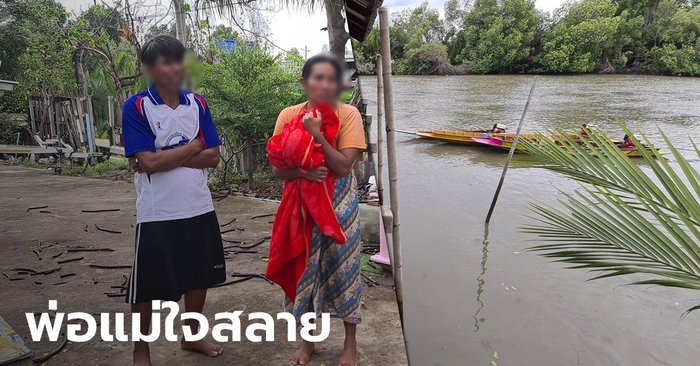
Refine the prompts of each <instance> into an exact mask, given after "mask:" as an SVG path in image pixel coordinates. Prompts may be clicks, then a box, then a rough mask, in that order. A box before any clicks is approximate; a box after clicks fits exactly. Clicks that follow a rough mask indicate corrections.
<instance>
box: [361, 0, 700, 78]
mask: <svg viewBox="0 0 700 366" xmlns="http://www.w3.org/2000/svg"><path fill="white" fill-rule="evenodd" d="M392 18H393V19H392V20H393V24H392V28H391V30H390V36H391V53H392V59H393V60H394V63H395V66H394V68H393V69H394V72H395V74H398V75H470V74H543V75H571V74H595V73H597V74H634V75H668V76H700V1H699V0H642V1H632V0H568V1H566V2H565V3H564V4H563V5H562V6H561V7H560V8H558V9H556V10H555V11H554V12H552V13H549V12H545V11H541V10H538V9H537V8H536V7H535V2H534V1H533V0H448V1H447V2H446V3H445V6H444V17H441V16H440V13H439V11H438V10H437V9H434V8H430V7H429V6H428V3H427V2H424V3H423V4H422V5H421V6H419V7H417V8H414V9H406V10H403V11H400V12H397V13H395V14H393V16H392ZM353 49H354V51H355V58H356V62H357V65H358V71H359V72H360V73H361V74H364V75H373V74H375V58H376V55H377V54H379V31H378V29H377V28H376V27H375V28H373V29H372V31H371V32H370V34H369V36H368V38H367V40H366V41H365V42H364V43H359V42H356V41H354V40H353Z"/></svg>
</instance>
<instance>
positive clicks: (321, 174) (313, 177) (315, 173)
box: [304, 166, 328, 183]
mask: <svg viewBox="0 0 700 366" xmlns="http://www.w3.org/2000/svg"><path fill="white" fill-rule="evenodd" d="M327 176H328V168H326V167H325V166H320V167H318V168H316V169H309V170H308V171H307V172H306V173H304V178H306V179H308V180H310V181H312V182H316V183H321V182H323V181H324V180H326V177H327Z"/></svg>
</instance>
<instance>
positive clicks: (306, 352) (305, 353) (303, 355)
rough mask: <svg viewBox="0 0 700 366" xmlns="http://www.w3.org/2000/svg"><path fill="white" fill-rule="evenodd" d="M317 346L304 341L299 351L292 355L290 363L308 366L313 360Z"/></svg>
mask: <svg viewBox="0 0 700 366" xmlns="http://www.w3.org/2000/svg"><path fill="white" fill-rule="evenodd" d="M315 349H316V346H315V345H314V344H313V342H307V341H303V342H302V343H301V346H299V349H297V350H296V352H294V353H292V357H290V358H289V362H290V363H291V364H292V365H306V364H307V363H309V361H310V360H311V355H312V354H313V353H314V350H315Z"/></svg>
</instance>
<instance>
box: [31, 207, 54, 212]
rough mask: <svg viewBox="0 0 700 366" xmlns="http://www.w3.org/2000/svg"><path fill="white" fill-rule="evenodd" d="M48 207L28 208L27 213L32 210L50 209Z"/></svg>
mask: <svg viewBox="0 0 700 366" xmlns="http://www.w3.org/2000/svg"><path fill="white" fill-rule="evenodd" d="M48 207H49V206H34V207H30V208H28V209H27V212H29V211H32V210H40V209H42V208H48Z"/></svg>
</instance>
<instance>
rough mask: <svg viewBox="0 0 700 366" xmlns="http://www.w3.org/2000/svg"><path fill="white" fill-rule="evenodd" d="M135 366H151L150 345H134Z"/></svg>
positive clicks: (143, 343)
mask: <svg viewBox="0 0 700 366" xmlns="http://www.w3.org/2000/svg"><path fill="white" fill-rule="evenodd" d="M134 366H151V351H150V350H149V348H148V343H145V342H137V343H135V344H134Z"/></svg>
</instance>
